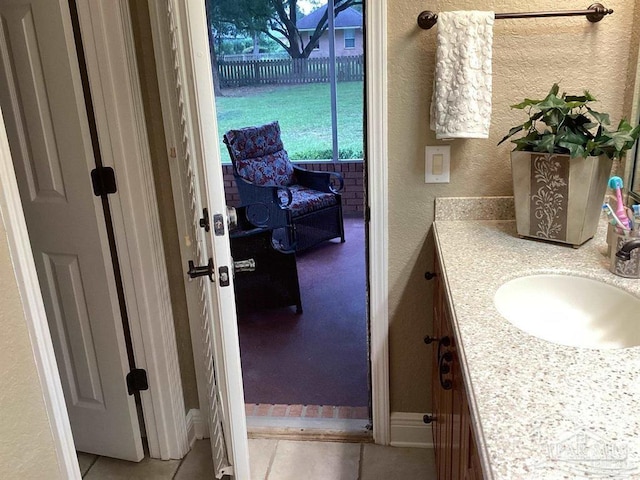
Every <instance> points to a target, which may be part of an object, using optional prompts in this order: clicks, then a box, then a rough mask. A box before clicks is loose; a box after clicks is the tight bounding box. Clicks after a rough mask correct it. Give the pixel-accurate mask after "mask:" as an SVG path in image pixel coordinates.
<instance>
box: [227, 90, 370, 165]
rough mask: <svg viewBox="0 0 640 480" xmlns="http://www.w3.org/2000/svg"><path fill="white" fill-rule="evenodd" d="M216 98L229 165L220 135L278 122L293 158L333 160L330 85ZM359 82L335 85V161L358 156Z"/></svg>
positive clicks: (360, 129) (360, 140) (243, 92)
mask: <svg viewBox="0 0 640 480" xmlns="http://www.w3.org/2000/svg"><path fill="white" fill-rule="evenodd" d="M223 93H224V94H225V96H220V97H216V109H217V113H218V131H219V132H220V148H221V152H222V159H223V162H228V161H229V156H228V154H227V148H226V146H225V145H224V144H223V143H222V135H223V134H224V133H225V132H226V131H228V130H231V129H236V128H243V127H249V126H254V125H262V124H264V123H269V122H272V121H274V120H277V121H278V122H280V128H281V130H282V140H283V142H284V146H285V149H286V150H287V152H288V153H289V157H290V158H291V159H292V160H318V159H322V160H325V159H330V158H332V154H331V152H332V141H331V101H330V93H329V84H326V83H324V84H323V83H314V84H303V85H291V86H282V85H281V86H274V87H261V88H243V89H237V90H235V91H233V90H228V91H224V92H223ZM363 97H364V92H363V83H362V82H342V83H338V149H339V158H341V159H345V160H346V159H354V158H363V123H364V118H363V111H364V109H363V100H364V98H363Z"/></svg>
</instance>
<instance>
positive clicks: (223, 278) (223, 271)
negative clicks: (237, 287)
mask: <svg viewBox="0 0 640 480" xmlns="http://www.w3.org/2000/svg"><path fill="white" fill-rule="evenodd" d="M218 276H219V277H220V286H221V287H228V286H229V283H230V279H229V267H220V268H219V269H218ZM211 281H212V282H213V280H211Z"/></svg>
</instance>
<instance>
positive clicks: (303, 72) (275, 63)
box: [218, 55, 364, 88]
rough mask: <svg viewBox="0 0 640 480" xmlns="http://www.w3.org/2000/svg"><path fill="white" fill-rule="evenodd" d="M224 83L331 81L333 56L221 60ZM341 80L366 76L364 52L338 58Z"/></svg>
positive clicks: (286, 83)
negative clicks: (331, 60)
mask: <svg viewBox="0 0 640 480" xmlns="http://www.w3.org/2000/svg"><path fill="white" fill-rule="evenodd" d="M218 74H219V76H220V86H221V87H222V88H225V87H246V86H253V85H274V84H276V85H278V84H282V85H290V84H299V83H327V82H329V58H295V59H294V58H286V59H271V60H245V61H242V60H239V61H233V60H232V61H229V60H220V61H219V62H218ZM336 76H337V78H338V81H339V82H351V81H361V80H363V79H364V57H363V55H358V56H352V57H336Z"/></svg>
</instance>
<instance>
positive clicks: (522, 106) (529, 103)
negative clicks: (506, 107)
mask: <svg viewBox="0 0 640 480" xmlns="http://www.w3.org/2000/svg"><path fill="white" fill-rule="evenodd" d="M541 101H542V100H531V99H530V98H525V99H524V101H523V102H520V103H517V104H515V105H511V108H517V109H518V110H523V109H525V108H527V107H530V106H532V105H536V104H538V103H540V102H541Z"/></svg>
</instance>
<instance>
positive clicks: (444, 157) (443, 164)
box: [424, 145, 451, 183]
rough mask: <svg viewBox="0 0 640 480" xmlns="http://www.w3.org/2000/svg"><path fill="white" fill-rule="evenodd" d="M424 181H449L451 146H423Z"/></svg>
mask: <svg viewBox="0 0 640 480" xmlns="http://www.w3.org/2000/svg"><path fill="white" fill-rule="evenodd" d="M424 157H425V162H424V183H449V180H450V178H449V177H450V171H451V147H450V146H449V145H445V146H442V147H425V156H424Z"/></svg>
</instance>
